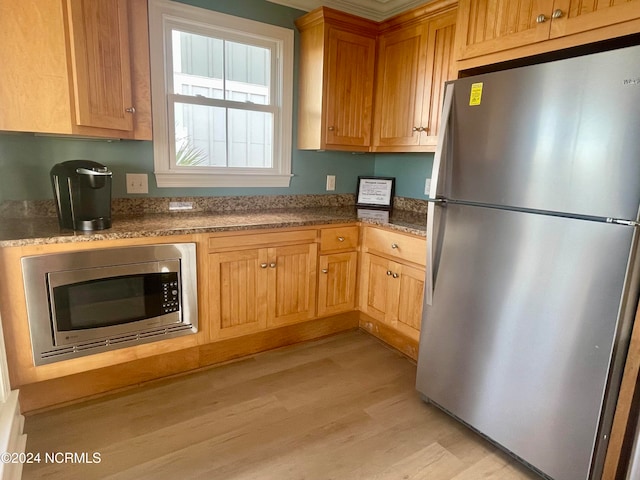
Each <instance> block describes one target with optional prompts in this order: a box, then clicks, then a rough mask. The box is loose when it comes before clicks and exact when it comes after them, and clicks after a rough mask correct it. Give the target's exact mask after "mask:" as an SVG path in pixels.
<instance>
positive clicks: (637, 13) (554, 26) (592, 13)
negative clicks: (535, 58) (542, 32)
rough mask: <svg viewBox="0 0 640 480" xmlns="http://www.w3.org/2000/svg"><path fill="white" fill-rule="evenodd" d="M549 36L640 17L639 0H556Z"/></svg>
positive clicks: (576, 31)
mask: <svg viewBox="0 0 640 480" xmlns="http://www.w3.org/2000/svg"><path fill="white" fill-rule="evenodd" d="M553 14H555V15H558V18H554V19H553V20H552V22H551V38H556V37H562V36H565V35H571V34H573V33H580V32H585V31H588V30H593V29H596V28H601V27H606V26H609V25H615V24H617V23H622V22H626V21H629V20H634V19H637V18H640V0H613V1H612V0H606V1H605V0H593V1H589V2H585V1H583V0H556V1H555V2H554V4H553Z"/></svg>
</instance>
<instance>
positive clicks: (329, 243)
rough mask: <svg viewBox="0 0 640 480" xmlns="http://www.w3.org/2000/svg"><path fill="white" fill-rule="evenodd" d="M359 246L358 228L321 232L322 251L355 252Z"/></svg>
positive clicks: (327, 229)
mask: <svg viewBox="0 0 640 480" xmlns="http://www.w3.org/2000/svg"><path fill="white" fill-rule="evenodd" d="M357 246H358V227H357V226H355V225H353V226H350V227H336V228H323V229H322V230H320V251H322V252H327V251H330V250H354V249H355V248H356V247H357Z"/></svg>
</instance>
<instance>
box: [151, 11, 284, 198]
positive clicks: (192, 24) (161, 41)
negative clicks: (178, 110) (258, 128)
mask: <svg viewBox="0 0 640 480" xmlns="http://www.w3.org/2000/svg"><path fill="white" fill-rule="evenodd" d="M172 29H179V30H180V29H182V30H185V31H190V32H194V33H199V34H201V35H205V36H216V37H218V38H226V39H232V40H235V41H238V39H239V38H240V39H242V38H244V39H245V41H246V40H247V39H253V40H254V41H255V42H258V43H259V44H265V43H270V44H274V45H275V52H276V55H275V58H272V62H271V64H272V66H273V71H272V72H271V73H272V75H271V78H272V81H273V82H274V85H275V89H274V93H275V95H274V96H275V98H274V99H273V105H274V106H275V107H276V112H275V114H274V119H273V130H274V138H273V157H272V158H273V165H272V167H271V168H252V167H214V166H179V165H176V164H175V138H174V135H173V132H174V129H175V128H174V125H173V122H174V119H173V111H172V110H173V101H172V100H170V97H172V98H175V97H176V95H173V92H172V90H171V87H172V86H173V59H172V38H171V30H172ZM293 39H294V35H293V30H291V29H287V28H283V27H277V26H274V25H269V24H265V23H261V22H256V21H254V20H248V19H245V18H240V17H235V16H232V15H226V14H223V13H219V12H215V11H213V10H207V9H203V8H199V7H193V6H190V5H185V4H182V3H177V2H171V1H167V0H149V44H150V62H151V106H152V111H153V157H154V160H153V162H154V173H155V177H156V183H157V185H158V187H288V186H289V183H290V181H291V177H292V174H291V143H292V140H291V137H292V128H293V124H292V117H293V56H294V53H293V48H294V47H293V42H294V40H293ZM205 102H206V100H205Z"/></svg>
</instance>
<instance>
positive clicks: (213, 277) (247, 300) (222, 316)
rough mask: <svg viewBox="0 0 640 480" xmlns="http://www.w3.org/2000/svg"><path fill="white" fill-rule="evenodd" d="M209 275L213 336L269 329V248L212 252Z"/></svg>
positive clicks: (222, 336) (225, 336)
mask: <svg viewBox="0 0 640 480" xmlns="http://www.w3.org/2000/svg"><path fill="white" fill-rule="evenodd" d="M209 278H210V282H209V284H210V285H211V290H210V292H209V295H210V305H211V310H210V313H211V321H212V335H213V338H227V337H234V336H238V335H246V334H248V333H253V332H257V331H259V330H262V329H264V328H266V319H267V250H266V249H253V250H242V251H237V252H227V253H213V254H210V256H209Z"/></svg>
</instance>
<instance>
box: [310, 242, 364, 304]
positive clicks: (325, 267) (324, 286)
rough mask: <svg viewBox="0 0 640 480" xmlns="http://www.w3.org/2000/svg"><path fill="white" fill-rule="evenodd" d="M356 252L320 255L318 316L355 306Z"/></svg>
mask: <svg viewBox="0 0 640 480" xmlns="http://www.w3.org/2000/svg"><path fill="white" fill-rule="evenodd" d="M357 264H358V254H357V252H347V253H335V254H333V255H322V256H320V265H319V268H320V274H319V277H318V316H324V315H333V314H336V313H340V312H348V311H350V310H353V309H354V308H355V296H356V267H357Z"/></svg>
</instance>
